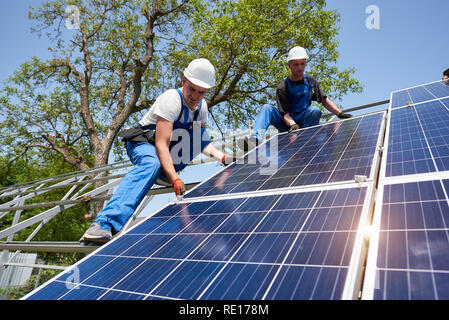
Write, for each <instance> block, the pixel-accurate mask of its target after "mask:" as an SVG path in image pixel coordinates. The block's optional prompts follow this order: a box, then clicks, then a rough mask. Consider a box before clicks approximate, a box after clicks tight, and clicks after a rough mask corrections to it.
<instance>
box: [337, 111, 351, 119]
mask: <svg viewBox="0 0 449 320" xmlns="http://www.w3.org/2000/svg"><path fill="white" fill-rule="evenodd" d="M337 117H339V118H340V119H349V118H352V114H349V113H344V112H343V111H342V112H340V113H339V114H337Z"/></svg>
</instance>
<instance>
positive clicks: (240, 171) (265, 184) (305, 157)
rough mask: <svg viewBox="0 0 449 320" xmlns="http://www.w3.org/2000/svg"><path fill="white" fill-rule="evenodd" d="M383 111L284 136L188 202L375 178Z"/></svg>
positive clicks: (194, 193)
mask: <svg viewBox="0 0 449 320" xmlns="http://www.w3.org/2000/svg"><path fill="white" fill-rule="evenodd" d="M383 116H384V113H376V114H372V115H367V116H363V117H359V118H354V119H350V120H346V121H341V122H335V123H332V124H327V125H322V126H315V127H311V128H307V129H303V130H300V131H298V132H295V133H290V134H282V135H279V136H276V137H275V138H276V139H273V138H272V139H271V140H269V141H267V142H266V143H265V144H264V145H262V146H261V147H259V148H258V149H256V150H254V151H253V152H252V153H249V154H248V155H247V156H246V157H245V159H244V163H235V164H233V165H231V166H229V168H227V170H224V171H222V172H220V173H218V174H217V175H215V176H214V177H212V178H211V179H209V180H207V181H205V182H204V183H202V184H200V185H199V186H197V187H195V188H194V189H192V190H191V191H190V192H188V193H187V195H186V198H196V197H204V196H212V195H222V194H234V193H241V192H253V191H263V190H271V189H279V188H289V187H294V186H309V185H317V184H326V183H330V182H343V181H353V180H354V175H365V176H367V177H368V178H372V177H371V175H372V174H371V171H372V167H373V158H374V156H375V152H376V149H377V147H378V140H379V132H380V128H381V126H382V119H383Z"/></svg>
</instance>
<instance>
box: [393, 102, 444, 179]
mask: <svg viewBox="0 0 449 320" xmlns="http://www.w3.org/2000/svg"><path fill="white" fill-rule="evenodd" d="M448 106H449V100H448V99H443V100H434V101H431V102H425V103H422V104H418V105H415V106H413V107H405V108H398V109H393V110H392V111H391V120H390V131H389V141H388V155H387V164H386V172H385V176H386V177H392V176H401V175H408V174H417V173H428V172H435V171H446V170H449V109H448Z"/></svg>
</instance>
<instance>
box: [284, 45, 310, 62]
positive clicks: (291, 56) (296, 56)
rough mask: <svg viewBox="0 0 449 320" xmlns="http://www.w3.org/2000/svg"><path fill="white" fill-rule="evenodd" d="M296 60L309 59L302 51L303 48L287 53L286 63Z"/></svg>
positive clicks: (304, 51) (304, 50)
mask: <svg viewBox="0 0 449 320" xmlns="http://www.w3.org/2000/svg"><path fill="white" fill-rule="evenodd" d="M296 59H309V56H308V55H307V52H306V49H304V48H303V47H294V48H291V49H290V51H289V52H288V56H287V62H288V61H290V60H296Z"/></svg>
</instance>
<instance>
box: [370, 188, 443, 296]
mask: <svg viewBox="0 0 449 320" xmlns="http://www.w3.org/2000/svg"><path fill="white" fill-rule="evenodd" d="M448 191H449V180H435V181H421V182H409V183H395V184H391V185H386V186H385V187H384V192H383V204H382V211H381V225H380V234H379V242H378V253H377V263H376V275H375V288H374V295H373V298H374V299H389V300H396V299H425V300H428V299H449V254H448V252H449V229H448V226H449V207H448V200H447V193H448ZM371 276H373V275H371Z"/></svg>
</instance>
